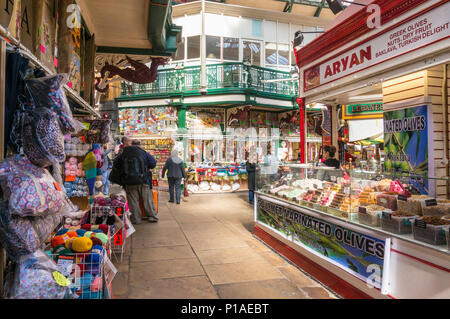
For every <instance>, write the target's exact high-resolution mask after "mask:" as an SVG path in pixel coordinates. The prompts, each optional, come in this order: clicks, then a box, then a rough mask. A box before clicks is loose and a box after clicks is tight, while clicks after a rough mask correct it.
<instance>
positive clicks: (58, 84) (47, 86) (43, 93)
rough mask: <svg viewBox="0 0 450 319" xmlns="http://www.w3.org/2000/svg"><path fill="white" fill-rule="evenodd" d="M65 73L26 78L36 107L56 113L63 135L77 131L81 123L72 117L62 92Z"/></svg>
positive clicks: (65, 81) (81, 127) (80, 127)
mask: <svg viewBox="0 0 450 319" xmlns="http://www.w3.org/2000/svg"><path fill="white" fill-rule="evenodd" d="M66 83H67V74H57V75H53V76H48V77H42V78H37V79H32V80H26V84H27V87H28V91H29V93H30V95H31V97H32V99H33V102H34V105H36V107H46V108H49V109H51V110H53V111H54V112H56V114H57V115H58V121H59V124H60V127H61V131H62V132H63V134H64V135H66V134H70V133H77V132H79V131H80V130H82V129H83V128H84V127H83V124H81V123H80V122H79V121H77V120H76V119H74V118H73V116H72V111H71V110H70V106H69V102H68V100H67V97H66V94H65V92H64V88H63V86H64V84H66Z"/></svg>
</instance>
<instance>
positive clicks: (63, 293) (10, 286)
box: [5, 250, 76, 299]
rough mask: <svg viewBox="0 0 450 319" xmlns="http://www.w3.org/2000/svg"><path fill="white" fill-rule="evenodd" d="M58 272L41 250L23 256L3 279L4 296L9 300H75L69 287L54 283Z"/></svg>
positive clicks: (60, 282)
mask: <svg viewBox="0 0 450 319" xmlns="http://www.w3.org/2000/svg"><path fill="white" fill-rule="evenodd" d="M60 271H61V270H60V269H59V268H58V266H57V265H56V263H55V262H54V261H53V260H52V259H51V258H50V257H49V256H48V255H47V254H46V253H45V252H43V251H42V250H38V251H36V252H34V253H33V254H30V255H27V256H23V257H22V258H20V260H19V262H18V263H17V264H16V266H15V268H14V269H13V270H12V271H10V272H9V273H7V275H6V277H5V295H6V297H7V298H9V299H75V298H76V296H75V295H74V294H73V293H72V291H71V290H70V286H68V285H67V286H66V283H65V282H64V281H58V282H57V281H56V278H60V276H61V275H60V274H61V273H60ZM58 275H59V276H58Z"/></svg>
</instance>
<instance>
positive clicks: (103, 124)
mask: <svg viewBox="0 0 450 319" xmlns="http://www.w3.org/2000/svg"><path fill="white" fill-rule="evenodd" d="M110 126H111V120H92V121H91V123H90V126H89V131H88V133H87V137H86V142H87V143H90V144H95V143H98V144H107V143H108V142H109V140H110V136H109V128H110Z"/></svg>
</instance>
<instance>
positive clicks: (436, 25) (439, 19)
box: [303, 2, 450, 91]
mask: <svg viewBox="0 0 450 319" xmlns="http://www.w3.org/2000/svg"><path fill="white" fill-rule="evenodd" d="M448 12H450V2H447V3H445V4H443V5H441V6H439V7H436V8H435V9H432V10H430V11H429V12H426V13H425V14H422V15H421V16H419V17H417V18H415V19H412V20H410V21H408V22H406V23H404V24H402V25H400V26H398V27H396V28H394V29H392V30H388V31H385V32H383V33H382V34H380V35H379V36H377V37H376V38H374V39H372V40H370V41H367V42H364V43H363V44H361V45H359V46H357V47H355V48H353V49H351V50H348V51H346V52H344V53H342V54H340V55H338V56H337V57H334V58H331V59H329V60H327V61H325V62H323V63H322V64H319V65H315V66H313V67H311V68H309V69H307V70H305V71H304V74H303V76H304V89H305V91H308V90H311V89H313V88H315V87H317V86H320V85H323V84H326V83H329V82H332V81H335V80H338V79H340V78H343V77H345V76H348V75H350V74H353V73H355V72H359V71H362V70H364V69H366V68H369V67H372V66H374V65H377V64H379V63H381V62H385V61H387V60H390V59H392V58H395V57H398V56H400V55H402V54H405V53H408V52H411V51H414V50H416V49H417V48H422V47H424V46H427V45H430V44H433V43H435V42H437V41H441V40H444V39H446V38H448V37H449V36H450V15H449V14H448Z"/></svg>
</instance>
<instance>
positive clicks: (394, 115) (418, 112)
mask: <svg viewBox="0 0 450 319" xmlns="http://www.w3.org/2000/svg"><path fill="white" fill-rule="evenodd" d="M428 130H429V127H428V106H427V105H420V106H416V107H410V108H405V109H400V110H393V111H386V112H385V113H384V153H385V162H384V166H385V170H386V171H387V172H391V173H392V174H395V173H407V174H410V175H419V176H428V164H429V154H428V141H429V140H432V139H430V137H429V136H428ZM413 185H414V186H415V187H416V188H417V190H418V191H419V192H420V193H422V194H428V193H429V189H428V180H426V179H425V180H420V179H417V180H416V181H415V182H414V183H413Z"/></svg>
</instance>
